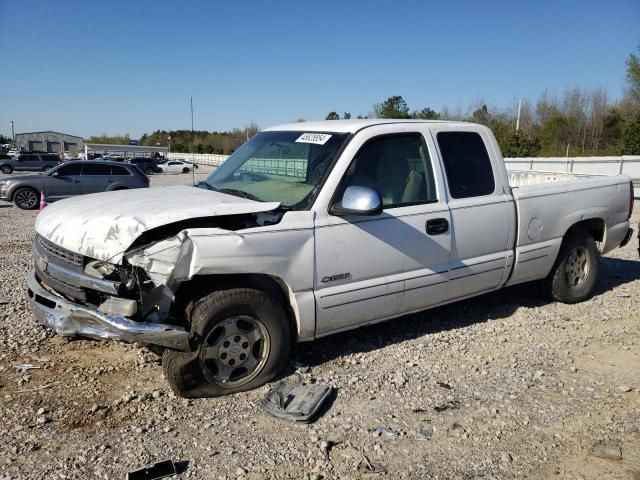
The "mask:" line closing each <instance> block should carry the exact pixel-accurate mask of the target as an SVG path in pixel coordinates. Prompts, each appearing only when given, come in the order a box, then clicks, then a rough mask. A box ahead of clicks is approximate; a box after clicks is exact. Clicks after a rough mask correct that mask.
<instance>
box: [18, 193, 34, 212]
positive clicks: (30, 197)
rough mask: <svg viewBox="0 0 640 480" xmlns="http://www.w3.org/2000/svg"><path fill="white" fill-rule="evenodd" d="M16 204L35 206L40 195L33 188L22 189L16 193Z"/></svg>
mask: <svg viewBox="0 0 640 480" xmlns="http://www.w3.org/2000/svg"><path fill="white" fill-rule="evenodd" d="M15 202H16V205H18V206H21V207H25V208H34V207H35V206H36V205H37V203H38V196H37V195H36V193H35V192H33V191H31V190H20V191H19V192H18V193H16V199H15Z"/></svg>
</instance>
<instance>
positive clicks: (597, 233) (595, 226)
mask: <svg viewBox="0 0 640 480" xmlns="http://www.w3.org/2000/svg"><path fill="white" fill-rule="evenodd" d="M576 230H585V231H586V232H588V233H590V234H591V236H592V237H593V239H594V240H595V241H596V242H602V241H603V240H604V220H602V219H601V218H590V219H588V220H582V221H580V222H578V223H574V224H573V225H571V227H570V228H569V230H567V232H566V233H565V234H564V238H567V236H568V235H569V234H570V233H571V232H574V231H576Z"/></svg>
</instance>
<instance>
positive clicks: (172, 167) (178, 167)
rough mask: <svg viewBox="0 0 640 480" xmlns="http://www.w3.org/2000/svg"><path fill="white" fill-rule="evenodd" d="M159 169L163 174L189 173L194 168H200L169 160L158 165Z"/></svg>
mask: <svg viewBox="0 0 640 480" xmlns="http://www.w3.org/2000/svg"><path fill="white" fill-rule="evenodd" d="M158 168H160V171H161V172H162V173H189V172H190V171H191V170H193V169H194V168H198V166H197V165H194V164H192V163H187V162H183V161H181V160H169V161H168V162H164V163H160V164H158Z"/></svg>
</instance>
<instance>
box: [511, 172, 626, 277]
mask: <svg viewBox="0 0 640 480" xmlns="http://www.w3.org/2000/svg"><path fill="white" fill-rule="evenodd" d="M507 173H508V177H509V184H510V186H511V189H512V193H513V198H514V200H515V204H516V211H517V228H516V230H517V236H516V248H515V263H516V265H515V268H514V271H513V274H512V276H511V278H510V280H509V282H508V284H510V285H513V284H515V283H521V282H523V281H528V280H531V279H535V278H541V277H544V275H546V273H545V272H549V271H550V269H551V267H552V265H553V262H554V261H555V258H556V256H557V254H558V251H559V249H560V245H561V243H562V238H563V236H564V234H565V232H566V229H567V226H568V225H575V224H576V223H578V222H582V221H588V220H589V219H597V220H596V221H601V222H602V223H603V227H604V230H605V234H604V236H603V238H600V239H596V240H597V241H598V247H599V251H600V253H601V254H605V253H607V252H609V251H610V250H612V249H613V248H616V247H617V246H618V245H619V244H620V242H621V241H622V239H623V238H624V236H625V234H626V232H627V229H628V227H629V223H628V221H627V218H628V211H629V204H628V202H629V194H630V188H631V179H630V178H629V177H627V176H625V175H582V174H574V173H556V172H540V171H517V170H511V171H508V172H507Z"/></svg>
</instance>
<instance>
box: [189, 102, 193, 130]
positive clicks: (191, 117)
mask: <svg viewBox="0 0 640 480" xmlns="http://www.w3.org/2000/svg"><path fill="white" fill-rule="evenodd" d="M189 100H190V101H191V132H192V133H193V97H189Z"/></svg>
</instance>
